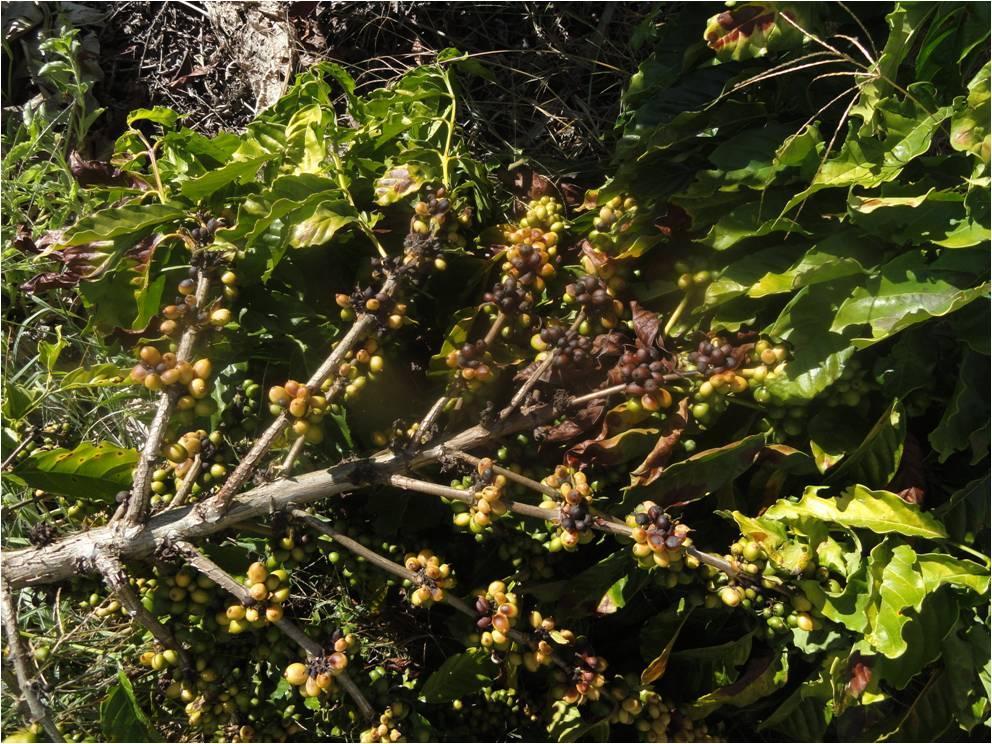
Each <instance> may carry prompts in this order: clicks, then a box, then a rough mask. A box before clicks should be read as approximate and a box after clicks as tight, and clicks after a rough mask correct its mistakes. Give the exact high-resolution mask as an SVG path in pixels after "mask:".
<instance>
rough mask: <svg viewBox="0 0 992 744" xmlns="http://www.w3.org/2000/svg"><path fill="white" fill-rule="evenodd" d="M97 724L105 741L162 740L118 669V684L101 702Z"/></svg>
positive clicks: (129, 681) (123, 674) (125, 677)
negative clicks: (105, 738) (98, 722)
mask: <svg viewBox="0 0 992 744" xmlns="http://www.w3.org/2000/svg"><path fill="white" fill-rule="evenodd" d="M100 728H101V729H102V731H103V735H104V736H106V737H107V741H115V742H134V741H161V736H159V734H158V732H156V731H155V729H154V728H153V727H152V724H151V721H149V720H148V716H147V715H146V714H145V712H144V711H143V710H142V709H141V706H140V705H139V704H138V700H137V698H136V697H135V696H134V688H133V687H132V686H131V680H129V679H128V678H127V675H126V674H125V673H124V671H123V670H121V671H119V672H118V673H117V684H116V685H114V686H113V687H112V688H111V689H110V692H109V693H108V694H107V697H105V698H104V699H103V702H102V703H100Z"/></svg>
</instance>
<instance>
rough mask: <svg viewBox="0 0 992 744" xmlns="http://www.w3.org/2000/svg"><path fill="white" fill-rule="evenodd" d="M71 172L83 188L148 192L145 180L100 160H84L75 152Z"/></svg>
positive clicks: (70, 164)
mask: <svg viewBox="0 0 992 744" xmlns="http://www.w3.org/2000/svg"><path fill="white" fill-rule="evenodd" d="M69 170H70V171H72V177H73V178H75V179H76V183H78V184H79V185H80V186H82V187H83V188H89V187H91V186H123V187H127V188H133V189H141V190H142V191H147V190H148V188H149V187H148V184H147V183H146V182H145V181H144V179H142V178H140V177H138V176H137V175H136V174H134V173H130V172H129V171H124V170H121V169H120V168H116V167H114V166H113V165H111V164H110V163H106V162H103V161H100V160H84V159H83V157H82V156H81V155H80V154H79V153H78V152H76V151H75V150H73V151H72V153H70V154H69Z"/></svg>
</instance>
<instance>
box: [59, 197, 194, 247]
mask: <svg viewBox="0 0 992 744" xmlns="http://www.w3.org/2000/svg"><path fill="white" fill-rule="evenodd" d="M182 216H183V211H182V210H181V209H178V208H177V207H173V206H170V205H168V204H128V205H126V206H123V207H110V208H109V209H102V210H99V211H97V212H95V213H93V214H91V215H87V216H86V217H82V218H81V219H80V220H79V222H77V223H76V224H75V225H73V226H72V227H71V228H69V229H68V230H67V231H66V233H65V236H64V237H63V239H62V241H61V245H66V246H70V245H83V244H84V243H92V242H94V241H98V240H113V239H114V238H119V237H121V236H122V235H131V234H136V233H141V232H142V231H144V230H147V229H148V228H150V227H155V226H156V225H161V224H163V223H165V222H171V221H174V220H178V219H181V218H182Z"/></svg>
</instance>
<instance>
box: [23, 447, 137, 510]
mask: <svg viewBox="0 0 992 744" xmlns="http://www.w3.org/2000/svg"><path fill="white" fill-rule="evenodd" d="M137 462H138V452H137V450H133V449H120V448H119V447H115V446H113V445H112V444H109V443H107V442H101V443H99V444H90V443H89V442H83V443H82V444H80V445H79V446H78V447H76V448H75V449H72V450H67V449H62V448H59V449H53V450H48V451H45V452H40V453H37V454H33V455H31V456H30V457H28V458H27V459H25V460H24V461H23V462H21V463H20V464H19V465H18V466H17V468H16V469H15V472H16V473H17V475H18V476H19V477H21V478H22V479H24V480H25V481H26V482H27V483H28V484H29V485H30V486H31V487H32V488H40V489H42V490H44V491H51V492H53V493H59V494H63V495H65V496H74V497H77V498H89V499H100V500H103V501H111V500H113V498H114V496H115V495H116V494H117V492H118V491H120V490H122V489H126V488H127V487H128V486H130V485H131V470H132V468H134V466H135V464H136V463H137Z"/></svg>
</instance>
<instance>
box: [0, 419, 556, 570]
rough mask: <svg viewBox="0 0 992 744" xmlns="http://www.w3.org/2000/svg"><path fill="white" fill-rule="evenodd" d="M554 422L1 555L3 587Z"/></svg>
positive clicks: (524, 423)
mask: <svg viewBox="0 0 992 744" xmlns="http://www.w3.org/2000/svg"><path fill="white" fill-rule="evenodd" d="M554 415H555V411H554V409H553V407H552V406H540V407H538V408H535V409H534V410H531V411H529V412H528V413H517V414H515V415H514V416H511V417H508V418H507V419H505V420H502V421H499V422H498V423H496V424H494V425H492V427H491V428H486V427H484V426H473V427H471V428H469V429H466V430H464V431H462V432H461V433H459V434H454V435H452V436H450V437H448V438H447V439H445V440H443V441H441V442H439V443H438V444H437V445H435V446H433V447H428V448H426V449H424V450H421V451H420V452H415V453H409V454H407V453H399V454H398V453H392V452H384V453H381V454H379V455H377V456H375V457H374V458H371V459H369V460H365V461H359V462H354V461H353V462H342V463H339V464H337V465H334V466H333V467H330V468H328V469H326V470H319V471H314V472H311V473H306V474H302V475H299V476H297V477H295V478H294V479H293V480H291V481H279V482H276V483H267V484H264V485H262V486H259V487H257V488H253V489H251V490H250V491H246V492H245V493H242V494H240V495H239V496H237V497H236V498H232V501H231V504H230V507H229V508H228V509H227V510H226V511H224V510H220V509H217V508H211V504H210V502H209V501H208V502H205V503H203V504H198V505H195V506H185V507H181V508H178V509H169V510H167V511H164V512H160V513H158V514H156V515H154V516H153V517H152V518H151V519H149V521H148V522H147V523H146V524H145V525H142V526H141V527H140V528H138V529H136V530H134V531H132V532H128V533H127V534H126V535H124V536H122V535H121V534H120V533H119V531H118V530H116V529H114V528H112V527H97V528H93V529H91V530H87V531H85V532H78V533H76V534H74V535H69V536H67V537H64V538H62V539H60V540H56V541H55V542H53V543H51V544H49V545H46V546H44V547H40V548H24V549H21V550H11V551H4V552H3V553H2V555H0V565H2V569H3V575H4V578H5V579H6V580H7V581H8V582H9V584H10V586H11V588H12V589H18V588H20V587H24V586H31V585H39V584H49V583H53V582H58V581H64V580H66V579H69V578H71V577H72V576H74V575H76V573H77V571H76V566H77V565H78V563H79V562H80V561H82V562H88V561H91V560H93V557H94V555H95V554H96V553H98V552H99V551H101V550H115V551H117V553H118V554H119V555H120V557H121V559H122V560H141V559H146V558H148V557H150V556H151V555H152V554H153V553H154V552H155V548H156V546H157V545H158V544H160V543H161V542H162V541H163V540H189V541H197V540H200V539H202V538H204V537H207V536H209V535H213V534H216V533H218V532H222V531H224V530H227V529H230V528H232V527H234V526H235V525H238V524H239V523H241V522H245V521H249V520H253V519H257V518H260V517H265V516H266V515H268V514H270V513H272V512H275V511H281V510H283V509H286V508H287V507H288V506H290V505H296V506H299V505H303V504H308V503H311V502H314V501H317V500H319V499H322V498H326V497H330V496H334V495H336V494H340V493H343V492H345V491H351V490H354V489H355V488H357V487H358V486H360V485H362V483H363V482H365V481H364V480H363V479H365V478H368V477H370V476H371V477H373V478H383V477H388V476H389V475H392V474H395V473H400V472H404V471H408V470H410V469H415V468H418V467H423V466H425V465H428V464H430V463H433V462H436V461H437V460H438V459H440V457H441V456H442V455H443V454H444V453H445V451H446V450H472V449H475V448H477V447H481V446H483V445H486V444H488V443H490V442H492V441H493V440H497V439H499V438H501V437H505V436H508V435H510V434H514V433H516V432H519V431H526V430H528V429H533V428H534V427H535V426H539V425H541V424H544V423H547V422H548V421H549V420H551V419H552V418H553V417H554Z"/></svg>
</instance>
